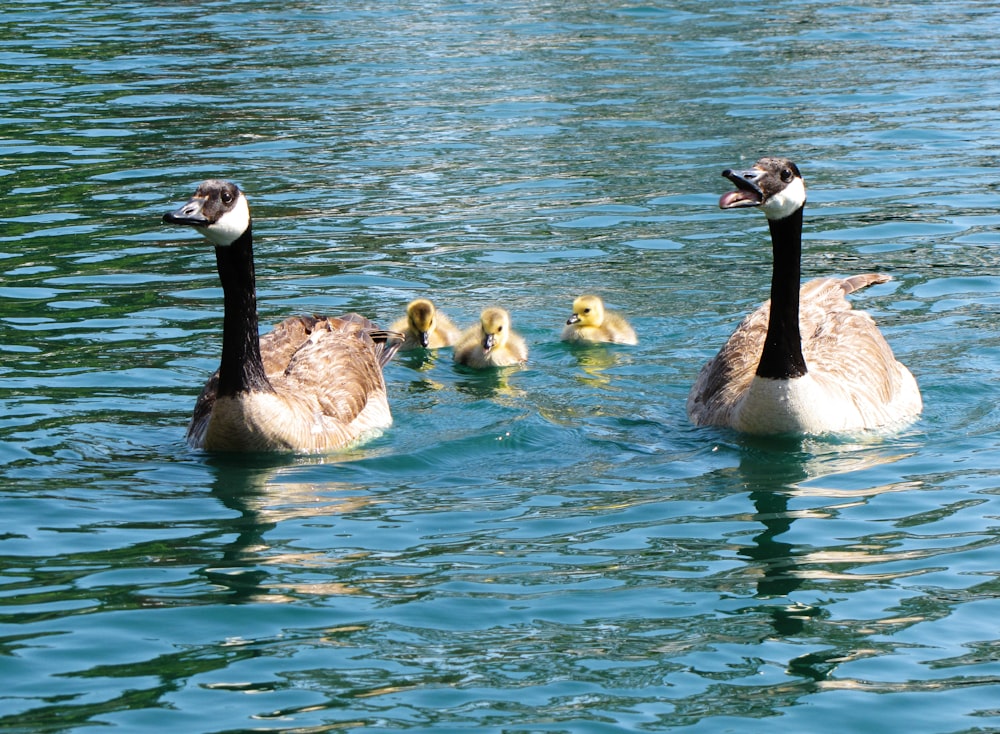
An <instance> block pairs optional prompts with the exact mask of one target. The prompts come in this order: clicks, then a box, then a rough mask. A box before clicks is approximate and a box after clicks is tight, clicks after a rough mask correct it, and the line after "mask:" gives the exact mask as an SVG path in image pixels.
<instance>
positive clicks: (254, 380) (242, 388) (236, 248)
mask: <svg viewBox="0 0 1000 734" xmlns="http://www.w3.org/2000/svg"><path fill="white" fill-rule="evenodd" d="M215 260H216V263H218V267H219V278H220V280H222V294H223V302H224V305H225V316H224V318H223V322H222V362H221V364H220V365H219V390H218V395H219V396H220V397H221V396H232V395H236V394H238V393H242V392H250V391H266V392H271V390H272V388H271V383H269V382H268V381H267V376H266V375H265V373H264V362H263V360H262V359H261V356H260V336H259V334H258V329H257V287H256V281H255V277H254V267H253V235H252V234H251V231H250V228H249V227H248V228H247V231H246V232H244V233H243V234H242V235H240V238H239V239H238V240H236V242H234V243H233V244H231V245H229V246H226V247H223V246H216V248H215Z"/></svg>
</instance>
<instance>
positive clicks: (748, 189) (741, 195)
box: [719, 168, 764, 209]
mask: <svg viewBox="0 0 1000 734" xmlns="http://www.w3.org/2000/svg"><path fill="white" fill-rule="evenodd" d="M722 175H723V176H725V177H726V178H728V179H729V180H730V181H732V182H733V183H734V184H735V185H736V191H730V192H728V193H725V194H723V195H722V197H721V198H720V199H719V208H720V209H741V208H744V207H749V206H760V205H761V204H763V203H764V192H763V191H761V188H760V185H759V184H758V183H757V182H758V181H759V180H760V177H761V176H763V175H764V172H763V171H761V170H760V169H759V168H751V169H750V170H749V171H734V170H732V169H731V168H727V169H726V170H725V171H723V172H722Z"/></svg>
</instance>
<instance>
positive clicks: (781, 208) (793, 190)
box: [761, 178, 806, 219]
mask: <svg viewBox="0 0 1000 734" xmlns="http://www.w3.org/2000/svg"><path fill="white" fill-rule="evenodd" d="M805 203H806V185H805V183H804V182H803V181H802V179H801V178H797V179H795V180H794V181H792V182H791V183H790V184H788V186H786V187H785V188H784V189H782V190H781V191H779V192H778V193H777V194H775V195H774V196H772V197H771V198H770V199H768V200H767V201H766V202H765V203H764V205H763V206H762V207H761V208H762V209H763V210H764V214H765V215H766V216H767V218H768V219H784V218H785V217H787V216H789V215H791V214H793V213H794V212H795V211H796V210H797V209H798V208H799V207H801V206H802V205H803V204H805Z"/></svg>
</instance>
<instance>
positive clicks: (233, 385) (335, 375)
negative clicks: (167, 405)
mask: <svg viewBox="0 0 1000 734" xmlns="http://www.w3.org/2000/svg"><path fill="white" fill-rule="evenodd" d="M163 219H164V221H166V222H168V223H170V224H177V225H184V226H189V227H194V229H195V230H196V231H198V232H199V233H200V234H201V235H202V236H204V237H205V239H207V240H208V241H209V242H210V243H211V244H212V245H214V248H215V257H216V264H217V266H218V271H219V278H220V279H221V281H222V292H223V304H224V316H223V323H222V357H221V361H220V364H219V369H218V371H217V372H216V373H215V374H214V375H212V377H211V378H210V379H209V380H208V383H207V384H206V385H205V388H204V389H203V390H202V393H201V396H200V397H199V398H198V401H197V403H196V404H195V409H194V415H193V416H192V418H191V423H190V425H189V427H188V432H187V438H188V443H189V444H190V445H191V446H192V447H194V448H200V449H205V450H209V451H244V452H247V451H256V452H273V451H281V452H328V451H335V450H339V449H343V448H346V447H349V446H352V445H355V444H357V443H359V442H361V441H363V440H364V439H366V438H368V437H370V436H372V435H375V434H377V433H378V432H380V431H381V429H384V428H386V427H388V426H389V425H390V424H391V423H392V415H391V413H390V411H389V402H388V399H387V396H386V387H385V381H384V378H383V375H382V368H383V367H384V366H385V365H386V364H387V363H388V362H389V360H390V359H391V358H392V355H393V354H394V353H395V351H396V350H397V349H398V348H399V345H400V343H401V342H402V336H401V335H399V334H394V333H392V332H388V331H382V330H379V329H378V328H377V327H376V326H375V325H374V324H372V323H371V322H370V321H369V320H368V319H366V318H364V317H362V316H359V315H357V314H346V315H344V316H340V317H336V318H333V317H323V316H293V317H291V318H289V319H286V320H285V321H282V322H281V323H280V324H278V325H277V326H275V328H274V329H273V330H272V331H271V332H270V333H268V334H266V335H264V336H263V337H261V336H259V335H258V322H257V294H256V285H255V276H254V260H253V235H252V231H251V230H252V226H251V217H250V207H249V205H248V203H247V199H246V196H245V195H244V193H243V192H242V191H240V189H239V188H238V187H237V186H236V185H235V184H233V183H230V182H228V181H219V180H209V181H205V182H203V183H202V184H201V185H200V186H198V189H197V191H195V193H194V195H193V196H192V197H191V199H190V200H189V201H188V202H187V203H186V204H184V205H183V206H181V207H180V208H178V209H177V210H175V211H173V212H169V213H167V214H164V215H163Z"/></svg>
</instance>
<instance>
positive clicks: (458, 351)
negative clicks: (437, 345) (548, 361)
mask: <svg viewBox="0 0 1000 734" xmlns="http://www.w3.org/2000/svg"><path fill="white" fill-rule="evenodd" d="M454 357H455V361H456V362H458V363H459V364H464V365H468V366H469V367H477V368H486V367H507V366H510V365H515V364H522V363H524V362H526V361H527V359H528V347H527V346H525V344H524V339H522V338H521V337H520V335H519V334H517V333H516V332H515V331H514V330H513V329H511V327H510V314H508V313H507V312H506V311H504V310H503V309H502V308H496V307H492V308H487V309H485V310H484V311H483V312H482V314H480V316H479V323H478V324H476V325H475V326H473V327H472V328H470V329H468V330H466V332H465V333H464V334H463V335H462V338H461V339H460V340H459V342H458V344H457V345H456V346H455V354H454Z"/></svg>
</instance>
